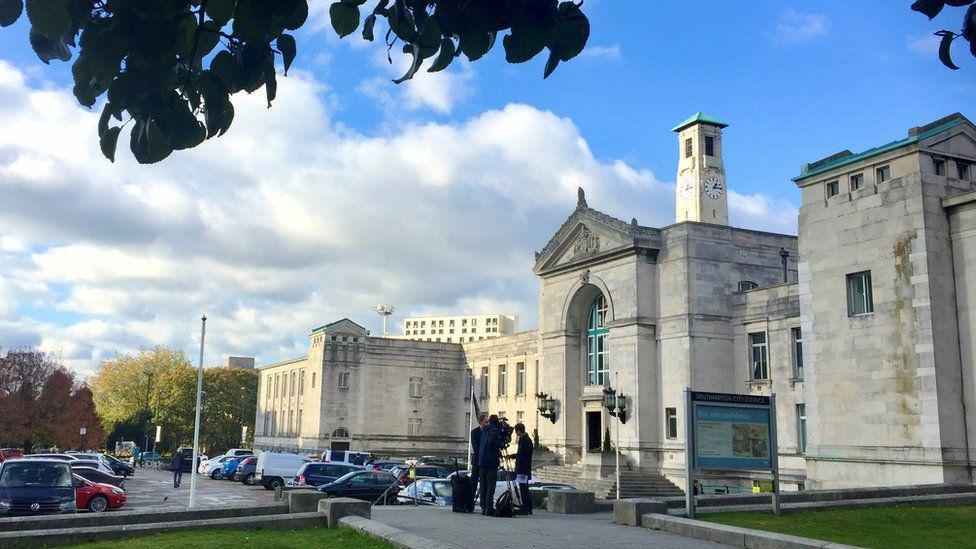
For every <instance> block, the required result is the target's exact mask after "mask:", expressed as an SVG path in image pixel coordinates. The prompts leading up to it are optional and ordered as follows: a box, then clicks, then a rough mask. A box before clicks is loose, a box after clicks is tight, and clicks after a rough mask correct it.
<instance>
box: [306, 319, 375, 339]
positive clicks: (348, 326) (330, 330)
mask: <svg viewBox="0 0 976 549" xmlns="http://www.w3.org/2000/svg"><path fill="white" fill-rule="evenodd" d="M318 331H322V332H325V333H326V334H329V335H352V336H361V337H366V336H368V335H369V330H367V329H366V328H363V327H362V326H360V325H359V324H356V323H355V322H353V321H352V320H349V319H348V318H343V319H342V320H337V321H335V322H331V323H329V324H326V325H325V326H321V327H319V328H316V329H314V330H312V333H315V332H318Z"/></svg>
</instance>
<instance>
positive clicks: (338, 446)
mask: <svg viewBox="0 0 976 549" xmlns="http://www.w3.org/2000/svg"><path fill="white" fill-rule="evenodd" d="M331 449H332V451H333V452H345V451H347V450H349V441H338V440H333V441H332V447H331ZM343 458H345V456H343ZM334 461H335V460H334ZM339 461H345V459H342V460H339Z"/></svg>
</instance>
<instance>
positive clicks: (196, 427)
mask: <svg viewBox="0 0 976 549" xmlns="http://www.w3.org/2000/svg"><path fill="white" fill-rule="evenodd" d="M206 336H207V315H203V317H201V318H200V364H199V366H198V367H197V412H196V419H195V420H194V421H193V461H191V462H190V508H191V509H192V508H193V506H194V505H196V499H197V476H198V475H197V459H198V458H199V456H200V401H201V396H202V394H203V341H204V339H205V338H206Z"/></svg>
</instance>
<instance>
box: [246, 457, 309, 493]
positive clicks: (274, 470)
mask: <svg viewBox="0 0 976 549" xmlns="http://www.w3.org/2000/svg"><path fill="white" fill-rule="evenodd" d="M310 461H312V458H310V457H308V456H303V455H301V454H292V453H287V452H261V453H260V454H259V455H258V462H257V472H256V474H255V475H254V481H255V482H256V483H258V484H260V485H261V486H264V487H265V488H266V489H268V490H273V489H274V488H277V487H279V486H284V485H285V479H288V478H292V477H294V476H295V473H296V472H298V469H300V468H301V466H302V464H305V463H309V462H310Z"/></svg>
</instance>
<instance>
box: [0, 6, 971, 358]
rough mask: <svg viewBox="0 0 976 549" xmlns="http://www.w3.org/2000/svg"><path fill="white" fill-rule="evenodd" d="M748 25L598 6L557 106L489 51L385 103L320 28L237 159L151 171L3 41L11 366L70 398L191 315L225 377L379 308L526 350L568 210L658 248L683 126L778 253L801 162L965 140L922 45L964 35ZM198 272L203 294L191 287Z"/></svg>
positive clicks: (954, 103)
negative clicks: (676, 130)
mask: <svg viewBox="0 0 976 549" xmlns="http://www.w3.org/2000/svg"><path fill="white" fill-rule="evenodd" d="M744 5H745V4H744V3H739V2H735V3H733V2H718V1H708V2H681V1H656V2H636V1H629V2H620V1H618V2H610V1H608V0H589V1H587V2H586V3H585V5H584V11H585V12H586V13H587V15H588V16H589V18H590V21H591V24H592V33H591V35H590V40H589V43H588V46H587V50H586V51H585V52H584V54H583V55H581V56H580V57H579V58H577V59H574V60H572V61H571V62H569V63H563V64H561V65H560V66H559V67H558V69H557V70H556V72H555V73H554V74H553V75H552V76H551V77H550V78H549V79H548V80H543V79H542V69H543V64H544V62H545V60H544V57H543V56H540V57H539V58H538V59H536V60H533V61H532V62H529V63H526V64H523V65H509V64H507V63H505V62H504V55H503V53H502V51H501V48H500V45H499V47H498V48H497V49H496V50H495V51H493V52H491V53H490V54H489V55H488V56H487V57H486V58H484V59H482V60H480V61H478V62H476V63H473V64H468V63H456V66H454V67H452V68H451V70H450V71H448V72H447V73H445V74H442V75H437V76H435V77H430V76H424V77H421V78H419V79H418V80H417V81H416V82H412V83H410V84H408V85H406V86H400V87H397V86H395V85H394V84H392V83H391V82H390V81H389V80H390V79H391V78H393V77H395V76H398V72H401V71H400V70H399V68H398V67H389V66H387V65H386V61H385V48H384V47H383V46H382V44H379V43H377V44H364V43H363V42H362V41H361V40H360V39H359V38H358V34H357V35H354V36H352V37H348V38H346V39H344V40H342V41H340V40H338V39H337V38H336V37H335V35H334V33H333V32H332V31H331V29H329V28H327V23H326V20H325V19H324V18H323V13H324V10H325V9H327V2H321V3H315V2H313V8H315V9H314V10H313V14H312V18H311V19H310V21H309V23H308V24H307V25H306V27H305V29H303V30H302V31H301V32H300V36H299V42H298V49H299V57H298V59H297V60H296V62H295V64H294V66H293V73H292V74H293V75H292V76H290V77H289V78H288V79H287V82H286V83H283V84H282V87H281V90H280V93H279V99H278V101H277V102H276V103H275V106H274V107H273V108H272V109H271V110H270V111H267V110H264V109H263V108H259V107H258V105H259V104H260V100H259V99H260V98H257V97H252V98H246V97H240V98H237V99H235V102H237V101H240V103H239V104H238V108H239V111H240V115H239V119H238V120H236V121H235V125H234V126H233V127H232V129H231V132H230V134H228V136H225V137H224V138H221V140H219V141H218V142H208V143H207V144H205V145H204V146H203V147H201V148H200V150H198V151H193V152H190V153H182V154H179V153H178V154H177V155H175V156H174V157H173V158H171V159H168V160H167V161H165V162H162V163H160V164H158V165H155V166H151V167H140V166H135V165H134V164H133V163H132V162H131V160H128V159H126V158H120V160H119V162H118V163H117V164H116V165H114V166H109V165H108V164H107V163H106V162H105V161H104V160H102V159H101V158H100V157H99V155H98V152H97V146H96V143H95V139H94V119H93V118H92V117H93V116H94V115H93V114H90V113H86V112H84V110H83V109H80V108H78V107H72V106H71V103H70V101H67V102H63V105H62V104H59V103H57V102H56V101H55V102H53V103H52V102H49V101H51V99H52V98H56V97H61V98H64V97H70V96H68V95H66V94H67V91H68V89H69V87H70V71H69V66H68V65H65V64H59V63H57V62H55V63H54V64H52V65H51V66H50V67H44V66H43V65H42V64H41V63H40V62H39V61H38V60H37V59H36V57H35V56H34V54H33V52H32V51H30V48H29V46H28V45H27V37H26V34H27V32H26V30H27V29H26V24H25V23H26V21H21V22H19V23H18V24H17V25H16V26H14V27H12V28H9V29H3V30H0V92H3V93H0V123H2V124H6V128H15V130H14V131H5V132H4V133H6V134H7V135H6V138H4V137H2V136H0V192H4V193H6V194H5V196H7V197H8V199H7V200H6V203H7V204H6V206H5V205H4V204H3V202H4V201H3V200H0V271H2V272H3V273H5V274H0V344H3V346H5V347H9V346H12V345H41V346H42V347H45V348H48V349H51V350H54V349H57V350H59V351H61V352H62V353H63V356H65V357H67V359H68V361H69V364H71V365H72V366H73V367H75V368H77V369H78V370H79V371H81V372H82V373H85V372H90V371H91V369H92V368H94V367H95V366H96V365H97V362H98V361H99V360H101V359H104V358H106V357H109V356H111V355H112V354H113V353H114V352H115V351H122V352H125V351H130V350H132V349H134V348H137V347H138V346H147V345H153V344H168V345H172V346H176V347H187V348H191V347H192V343H191V342H192V339H193V337H194V336H193V333H194V332H195V330H196V328H195V327H193V326H192V324H193V322H192V319H194V318H198V317H199V312H200V311H201V310H206V311H208V314H209V315H210V316H211V318H212V319H214V320H213V321H214V322H215V323H217V327H216V329H217V330H218V333H217V334H216V335H215V339H214V340H213V341H214V351H213V354H214V355H216V356H219V355H222V354H236V355H241V354H248V355H255V356H258V357H259V360H272V359H277V358H285V357H288V356H291V355H297V354H299V353H301V352H302V349H303V348H304V346H305V345H306V344H307V342H306V341H305V336H306V334H307V331H308V330H309V329H311V328H313V327H314V326H318V325H321V324H324V323H326V322H329V321H331V320H334V319H335V318H336V317H341V316H351V317H353V318H354V319H355V320H357V321H360V322H362V323H364V324H366V325H367V326H369V327H371V328H373V329H374V330H378V328H379V319H378V318H374V317H375V315H372V314H371V313H370V305H371V304H375V303H378V302H381V301H386V300H390V301H392V302H394V304H396V305H397V306H398V307H399V308H400V312H401V313H403V314H423V313H427V312H430V313H433V312H489V309H490V310H493V311H495V312H504V313H510V312H514V313H516V314H519V315H520V316H521V317H522V321H523V322H522V327H523V328H530V327H533V326H534V324H535V314H536V311H535V308H536V303H535V297H536V295H535V292H536V288H537V281H536V280H535V279H534V278H533V277H532V275H531V272H530V269H531V257H532V256H531V253H532V251H533V250H537V249H541V247H542V246H543V245H544V244H545V242H546V240H547V239H548V238H549V236H550V235H551V234H552V232H554V231H555V230H556V228H558V226H559V224H560V223H561V222H562V220H563V219H565V216H566V215H568V214H569V213H570V212H571V211H572V207H573V204H574V203H575V193H574V192H573V189H574V188H575V186H576V184H582V185H583V186H585V187H586V188H587V191H588V198H589V202H590V205H591V206H593V207H596V208H598V209H601V210H604V211H607V213H611V214H614V215H617V216H619V217H621V218H624V219H628V220H629V219H630V217H631V216H637V217H638V218H639V219H640V220H641V222H642V223H643V224H655V225H662V224H667V223H670V222H671V221H672V220H673V211H672V210H673V206H672V201H673V194H672V193H673V180H674V171H675V167H676V156H677V147H676V145H675V141H674V136H673V134H671V133H670V131H669V130H670V128H671V127H672V126H673V125H674V123H676V122H678V121H680V120H682V119H684V118H686V117H687V116H689V115H690V114H692V113H694V112H695V111H699V110H701V111H704V112H707V113H709V114H711V115H713V116H716V117H719V118H721V119H724V120H725V121H727V122H729V123H730V124H731V126H730V127H729V128H728V129H727V130H726V133H725V140H724V153H725V162H726V167H727V169H728V181H729V186H730V189H731V190H732V191H735V192H736V193H738V198H737V202H736V203H734V204H733V212H732V220H733V223H736V224H740V225H743V226H753V227H758V228H764V229H769V230H778V231H783V232H790V231H793V230H795V208H797V207H798V206H799V204H798V192H797V191H796V189H795V187H794V185H793V184H792V182H791V181H790V178H791V177H793V176H795V175H797V174H798V172H799V168H800V166H801V164H803V163H804V162H810V161H813V160H816V159H819V158H821V157H823V156H827V155H829V154H832V153H834V152H836V151H838V150H840V149H844V148H850V149H852V150H855V151H857V150H861V149H865V148H868V147H871V146H874V145H878V144H880V143H884V142H887V141H890V140H894V139H897V138H900V137H903V136H904V135H905V132H906V131H907V130H908V128H909V127H911V126H914V125H918V124H922V123H926V122H929V121H931V120H934V119H937V118H939V117H941V116H944V115H946V114H950V113H952V112H956V111H962V112H963V113H964V114H967V115H969V116H974V113H973V112H967V111H966V109H967V108H968V109H971V108H972V107H971V106H972V105H976V60H974V59H973V58H972V57H970V56H968V55H966V54H965V53H964V50H963V48H961V47H960V48H957V51H956V61H957V64H959V65H960V66H961V67H962V70H960V71H955V72H953V71H949V70H947V69H945V68H944V67H943V66H942V65H941V64H940V63H939V62H938V59H937V57H936V49H937V42H936V41H935V39H934V37H932V36H931V33H932V32H934V31H935V30H938V29H940V28H943V27H950V28H955V27H957V26H958V25H959V20H960V19H961V14H962V12H961V10H955V9H947V10H946V13H944V14H943V15H942V16H940V17H939V18H937V19H936V20H935V21H934V22H929V21H927V19H926V18H925V17H924V16H922V15H920V14H917V13H914V12H912V11H911V10H910V9H909V7H908V6H909V5H910V2H908V1H905V2H884V3H877V2H849V1H847V2H842V1H823V2H802V3H801V2H750V3H748V9H745V8H743V7H742V6H744ZM396 62H397V63H398V64H400V65H402V63H403V60H401V59H397V60H396ZM4 86H6V87H4ZM4 95H6V97H7V98H8V99H7V100H6V101H5V100H4V99H3V96H4ZM260 95H263V94H260ZM10 98H20V99H18V100H14V99H10ZM24 105H30V107H29V108H25V107H24ZM52 132H53V133H52ZM265 132H266V133H265ZM261 139H264V141H263V142H258V141H260V140H261ZM124 141H125V139H124V138H123V140H122V141H120V153H119V155H120V157H127V156H128V152H127V151H124V150H123V147H122V146H121V143H124ZM55 148H56V149H57V150H55ZM271 152H274V155H272V154H271ZM215 156H219V157H221V158H220V159H219V160H217V161H215V160H214V157H215ZM213 162H217V163H218V164H219V165H215V164H213ZM201 174H206V177H201ZM232 176H233V177H232ZM45 190H50V192H46V191H45ZM110 221H111V222H110ZM423 227H445V228H446V230H444V231H426V232H425V231H424V230H422V229H423ZM401 256H405V257H409V258H410V259H409V260H406V259H402V260H401V259H399V258H400V257H401ZM204 272H206V273H214V275H213V276H214V279H215V280H214V282H213V285H212V286H207V285H206V284H203V285H201V284H191V283H189V282H188V281H189V280H193V279H194V277H196V276H199V275H200V274H201V273H204ZM432 273H435V274H432ZM469 309H478V310H477V311H474V310H469ZM397 316H399V317H400V318H402V316H401V315H400V314H398V315H397ZM222 318H223V319H224V322H226V324H225V325H224V329H223V331H220V329H221V327H220V322H221V319H222ZM394 321H395V322H396V317H394ZM214 361H216V359H215V360H214Z"/></svg>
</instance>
